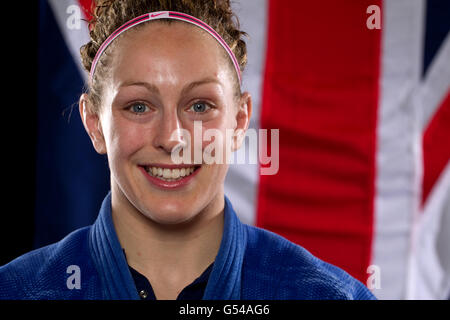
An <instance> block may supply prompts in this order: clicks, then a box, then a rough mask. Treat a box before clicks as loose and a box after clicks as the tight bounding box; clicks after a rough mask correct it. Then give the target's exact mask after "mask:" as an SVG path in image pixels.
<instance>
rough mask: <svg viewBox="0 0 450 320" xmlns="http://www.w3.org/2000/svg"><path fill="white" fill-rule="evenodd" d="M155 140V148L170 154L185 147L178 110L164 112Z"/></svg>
mask: <svg viewBox="0 0 450 320" xmlns="http://www.w3.org/2000/svg"><path fill="white" fill-rule="evenodd" d="M157 130H158V131H157V132H156V135H155V139H154V147H155V148H157V149H161V150H164V151H165V152H166V153H168V154H170V153H171V152H172V151H173V150H174V148H175V147H180V146H181V147H184V145H185V141H184V140H183V135H182V126H181V123H180V119H179V117H178V113H177V110H176V108H173V109H172V110H164V111H163V113H162V117H161V119H160V123H159V126H158V128H157Z"/></svg>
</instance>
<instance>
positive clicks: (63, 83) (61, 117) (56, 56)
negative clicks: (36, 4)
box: [34, 0, 109, 247]
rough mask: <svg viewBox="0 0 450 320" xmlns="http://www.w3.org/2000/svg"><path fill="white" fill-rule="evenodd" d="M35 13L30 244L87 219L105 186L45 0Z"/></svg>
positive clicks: (78, 88)
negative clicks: (35, 96)
mask: <svg viewBox="0 0 450 320" xmlns="http://www.w3.org/2000/svg"><path fill="white" fill-rule="evenodd" d="M39 15H40V16H39V18H40V19H39V53H38V59H39V61H38V62H39V70H38V72H39V74H38V112H37V121H38V125H37V132H38V136H37V147H36V203H35V211H36V212H35V236H34V247H41V246H43V245H46V244H49V243H52V242H55V241H58V240H60V239H61V238H63V237H64V236H65V235H67V234H68V233H69V232H71V231H73V230H75V229H77V228H79V227H82V226H86V225H89V224H91V223H93V221H94V220H95V218H96V216H97V213H98V210H99V208H100V205H101V202H102V200H103V198H104V197H105V195H106V194H107V193H108V190H109V171H108V164H107V159H106V157H105V156H100V155H98V154H97V153H96V152H95V150H94V148H93V147H92V144H91V142H90V139H89V137H88V135H87V133H86V132H85V130H84V127H83V124H82V122H81V119H80V115H79V112H78V103H77V102H78V99H79V97H80V94H81V93H82V92H83V85H84V83H83V79H82V77H81V75H80V73H79V69H78V68H77V66H76V64H75V62H74V60H73V59H74V58H73V57H72V56H71V54H70V53H69V50H68V48H67V46H66V43H65V41H64V38H63V37H62V34H61V32H60V30H59V26H58V25H57V23H56V20H55V17H54V16H53V12H52V10H51V8H50V6H49V5H48V3H47V1H46V0H40V8H39Z"/></svg>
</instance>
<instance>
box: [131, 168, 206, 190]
mask: <svg viewBox="0 0 450 320" xmlns="http://www.w3.org/2000/svg"><path fill="white" fill-rule="evenodd" d="M145 166H147V165H145ZM145 166H143V165H139V166H138V167H139V170H141V172H142V173H143V174H144V176H145V178H147V181H149V182H150V183H151V184H152V185H154V186H156V187H158V188H160V189H163V190H176V189H181V188H183V187H185V186H186V185H188V184H189V183H190V182H191V181H192V179H194V178H195V176H196V175H197V174H198V172H199V171H200V170H201V169H202V167H201V166H195V167H196V168H197V169H195V171H194V172H193V173H191V174H190V175H188V176H187V177H183V178H181V179H179V180H176V181H164V180H161V179H158V178H156V177H153V176H151V175H150V174H149V173H148V172H147V171H146V170H145ZM148 166H150V167H152V166H155V167H160V168H166V169H178V168H180V169H181V168H190V167H192V165H171V164H153V165H148Z"/></svg>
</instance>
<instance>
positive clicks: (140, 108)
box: [131, 103, 148, 113]
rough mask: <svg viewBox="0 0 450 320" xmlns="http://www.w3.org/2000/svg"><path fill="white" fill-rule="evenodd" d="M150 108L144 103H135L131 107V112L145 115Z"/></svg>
mask: <svg viewBox="0 0 450 320" xmlns="http://www.w3.org/2000/svg"><path fill="white" fill-rule="evenodd" d="M147 109H148V107H147V106H146V105H145V104H143V103H135V104H133V105H132V106H131V111H132V112H134V113H144V112H145V111H147Z"/></svg>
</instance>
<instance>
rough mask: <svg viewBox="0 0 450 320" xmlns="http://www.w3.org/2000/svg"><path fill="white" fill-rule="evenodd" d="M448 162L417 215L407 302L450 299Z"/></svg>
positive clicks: (449, 179)
mask: <svg viewBox="0 0 450 320" xmlns="http://www.w3.org/2000/svg"><path fill="white" fill-rule="evenodd" d="M449 230H450V162H449V163H448V165H447V167H446V169H445V171H444V172H443V173H441V175H440V177H439V179H438V181H437V182H436V184H435V186H434V188H433V190H432V192H431V193H430V195H429V197H428V201H427V202H426V206H425V208H424V211H423V212H422V214H421V215H420V217H419V219H418V224H417V230H416V232H415V234H416V235H417V237H416V238H415V239H414V246H413V251H412V258H411V271H410V272H409V275H410V277H409V285H408V292H407V297H406V298H408V299H415V300H416V299H443V300H446V299H449V298H450V251H449V249H448V246H449V243H450V232H449Z"/></svg>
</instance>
